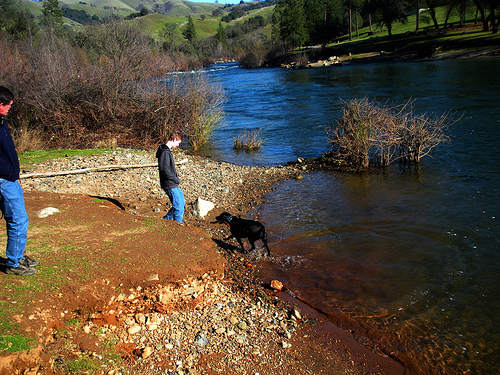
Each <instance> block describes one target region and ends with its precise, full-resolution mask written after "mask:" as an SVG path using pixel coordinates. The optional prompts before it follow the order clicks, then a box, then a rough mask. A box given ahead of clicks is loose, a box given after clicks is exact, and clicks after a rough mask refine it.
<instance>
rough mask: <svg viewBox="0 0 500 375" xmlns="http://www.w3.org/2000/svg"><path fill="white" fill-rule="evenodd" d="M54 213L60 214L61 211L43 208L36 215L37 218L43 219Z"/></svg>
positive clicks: (53, 208)
mask: <svg viewBox="0 0 500 375" xmlns="http://www.w3.org/2000/svg"><path fill="white" fill-rule="evenodd" d="M56 212H61V211H59V210H58V209H57V208H55V207H47V208H44V209H43V210H40V211H38V212H37V213H36V214H37V216H38V217H39V218H41V219H43V218H44V217H47V216H49V215H53V214H55V213H56Z"/></svg>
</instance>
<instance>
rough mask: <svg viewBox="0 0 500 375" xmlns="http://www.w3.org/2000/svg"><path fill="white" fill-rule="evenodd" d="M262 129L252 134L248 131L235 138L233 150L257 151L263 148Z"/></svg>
mask: <svg viewBox="0 0 500 375" xmlns="http://www.w3.org/2000/svg"><path fill="white" fill-rule="evenodd" d="M261 130H262V129H257V130H254V131H253V132H250V131H248V130H245V131H242V132H240V134H239V135H238V136H237V137H236V138H233V148H234V149H235V150H244V151H255V150H258V149H259V148H261V147H262V142H263V140H262V138H261V135H260V132H261Z"/></svg>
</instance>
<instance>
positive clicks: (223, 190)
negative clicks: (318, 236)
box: [0, 150, 406, 375]
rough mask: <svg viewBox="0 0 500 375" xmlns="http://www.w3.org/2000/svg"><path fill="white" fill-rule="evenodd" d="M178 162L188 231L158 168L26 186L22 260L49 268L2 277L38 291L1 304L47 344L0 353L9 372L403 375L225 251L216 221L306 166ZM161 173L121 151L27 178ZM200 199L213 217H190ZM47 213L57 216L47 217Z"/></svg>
mask: <svg viewBox="0 0 500 375" xmlns="http://www.w3.org/2000/svg"><path fill="white" fill-rule="evenodd" d="M175 158H176V160H177V161H178V162H179V165H178V170H179V174H180V176H181V181H182V188H183V190H184V193H185V196H186V202H187V204H188V212H187V213H186V220H185V223H184V224H183V225H179V224H177V223H174V222H167V221H163V220H159V218H160V217H162V216H163V215H164V213H165V212H166V210H168V206H167V205H166V204H165V203H166V201H167V199H166V197H165V196H164V193H163V192H161V190H160V189H159V188H158V186H157V185H158V183H157V170H156V168H154V167H144V168H132V169H117V170H107V171H104V172H91V173H84V174H75V175H72V174H68V175H62V176H54V177H30V178H25V179H23V180H22V183H23V187H24V190H25V198H26V202H27V209H28V214H29V216H30V233H29V244H28V249H27V252H28V253H29V254H30V255H32V256H34V257H36V258H37V259H38V260H39V261H40V263H41V264H40V266H39V267H37V268H38V273H37V274H36V275H35V276H33V277H32V278H15V277H11V276H7V275H3V276H1V278H2V279H3V280H4V282H5V283H9V284H11V285H12V286H11V290H18V289H17V288H21V287H24V288H25V289H26V290H28V291H29V290H31V293H29V292H24V295H23V294H22V293H21V294H12V293H7V294H4V295H2V297H3V299H4V300H5V302H6V304H5V305H3V306H2V308H3V310H4V311H8V309H6V308H7V307H12V306H13V305H15V306H16V310H15V313H14V317H15V320H16V321H17V323H18V324H19V327H20V329H21V330H24V331H25V332H28V333H30V332H31V334H35V333H36V336H37V341H38V342H37V344H36V345H34V346H35V347H36V349H33V350H30V351H27V352H24V353H23V354H21V355H19V354H17V353H16V354H13V355H10V356H6V355H4V356H2V360H1V361H0V368H2V370H1V371H0V373H1V374H12V373H29V374H48V373H54V372H55V373H61V374H63V373H67V372H69V371H68V370H69V369H70V368H71V367H70V366H76V365H77V364H80V365H81V364H82V363H88V366H90V364H91V363H93V364H94V365H95V366H97V368H95V369H94V373H96V374H101V373H102V374H114V375H117V374H131V373H135V374H137V373H140V374H160V373H161V374H164V373H177V374H215V373H232V374H249V373H262V374H285V373H290V374H294V373H297V372H299V373H314V374H331V373H332V371H333V372H334V373H346V374H403V373H406V370H405V369H404V368H403V366H401V365H400V364H399V363H398V362H396V361H394V360H392V359H390V358H389V357H386V356H385V355H381V354H376V353H373V352H371V351H370V350H368V349H367V348H366V347H364V346H362V345H360V344H359V343H357V342H356V341H355V340H354V339H353V336H352V335H351V334H350V333H349V332H344V331H342V330H340V329H338V328H337V327H336V326H335V325H333V324H332V323H330V322H328V321H327V320H326V319H324V317H322V316H321V315H320V314H319V313H317V312H315V311H314V310H312V309H309V308H308V307H307V306H304V305H301V304H300V302H299V301H295V300H294V299H293V298H292V297H290V296H289V295H287V294H280V292H277V291H275V290H272V289H270V288H269V287H268V285H269V282H270V280H261V279H260V278H259V271H258V257H255V256H254V255H255V254H252V256H251V257H250V256H248V255H244V254H241V253H239V252H238V250H237V247H236V246H237V244H236V243H235V242H232V241H225V240H224V238H225V237H226V236H227V234H228V233H227V230H226V229H225V228H222V227H221V226H219V225H216V224H211V223H210V222H211V221H213V220H212V219H213V217H212V216H215V215H216V214H218V213H219V212H222V211H229V212H231V213H233V214H241V215H244V214H245V213H246V212H247V211H248V210H249V209H250V208H251V207H254V206H256V205H257V204H258V203H259V202H260V200H261V199H262V196H263V194H264V193H265V192H266V191H269V190H270V189H272V188H273V186H276V185H275V184H276V183H278V182H279V181H282V180H283V179H288V178H295V177H296V176H297V175H299V174H301V173H306V172H307V167H306V166H305V165H303V164H294V165H287V166H281V167H273V168H256V167H240V166H234V165H230V164H227V163H219V162H214V161H212V160H210V159H205V158H200V157H195V156H192V155H187V154H184V153H182V152H180V153H176V154H175ZM152 162H153V163H154V155H153V153H142V152H132V151H128V150H122V151H113V152H109V153H106V154H102V155H100V156H92V157H72V158H64V159H58V160H53V161H50V162H47V163H41V164H39V165H34V166H31V167H29V170H25V171H24V172H25V173H45V172H48V171H52V172H62V171H66V172H68V171H71V170H74V169H82V168H93V167H96V166H102V165H109V164H113V163H115V164H120V165H125V164H127V165H137V164H141V163H142V164H144V165H148V164H151V163H152ZM97 197H99V198H97ZM197 198H203V199H205V200H209V201H212V202H213V203H214V204H215V206H216V207H215V209H214V210H213V211H212V212H211V213H210V215H209V216H208V217H206V218H205V219H200V218H196V217H195V216H193V215H192V206H191V205H190V204H191V203H192V202H194V201H195V200H196V199H197ZM46 207H54V208H58V210H59V212H56V213H54V214H53V215H49V216H48V217H45V218H42V217H39V214H40V211H41V210H42V209H43V208H46ZM157 219H158V220H157ZM32 284H36V285H37V286H36V287H35V285H32ZM285 287H286V286H285ZM42 290H43V292H41V291H42ZM281 293H282V292H281ZM19 307H21V309H20V310H19ZM4 333H5V332H2V334H4ZM110 344H111V347H113V348H114V349H115V351H114V352H113V353H114V354H113V353H112V352H110V350H109V348H110ZM116 352H118V353H119V357H120V359H119V360H117V359H116ZM26 371H28V372H26Z"/></svg>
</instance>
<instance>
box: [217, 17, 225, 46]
mask: <svg viewBox="0 0 500 375" xmlns="http://www.w3.org/2000/svg"><path fill="white" fill-rule="evenodd" d="M215 39H217V40H218V41H219V42H220V43H225V42H226V39H227V36H226V29H225V28H224V26H222V22H219V27H217V32H216V33H215Z"/></svg>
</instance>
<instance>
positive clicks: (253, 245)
mask: <svg viewBox="0 0 500 375" xmlns="http://www.w3.org/2000/svg"><path fill="white" fill-rule="evenodd" d="M248 242H250V245H252V247H251V248H250V250H248V251H253V250H255V240H254V239H248Z"/></svg>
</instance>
